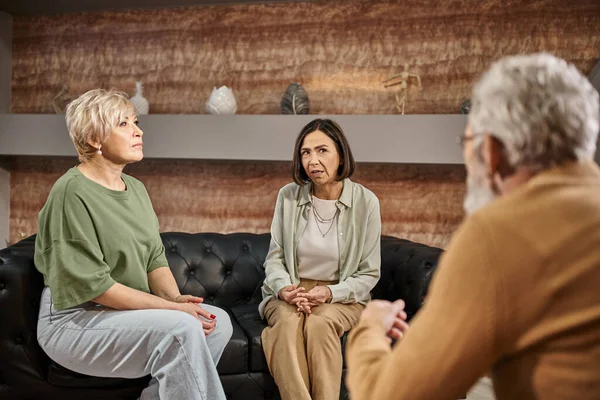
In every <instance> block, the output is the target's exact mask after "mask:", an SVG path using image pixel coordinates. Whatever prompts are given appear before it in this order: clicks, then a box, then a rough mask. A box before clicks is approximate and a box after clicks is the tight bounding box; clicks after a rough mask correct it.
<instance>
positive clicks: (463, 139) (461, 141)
mask: <svg viewBox="0 0 600 400" xmlns="http://www.w3.org/2000/svg"><path fill="white" fill-rule="evenodd" d="M475 137H476V136H475V135H469V136H467V135H460V136H458V137H457V138H456V143H458V144H459V145H460V146H461V147H464V146H465V143H466V142H468V141H469V140H472V139H475Z"/></svg>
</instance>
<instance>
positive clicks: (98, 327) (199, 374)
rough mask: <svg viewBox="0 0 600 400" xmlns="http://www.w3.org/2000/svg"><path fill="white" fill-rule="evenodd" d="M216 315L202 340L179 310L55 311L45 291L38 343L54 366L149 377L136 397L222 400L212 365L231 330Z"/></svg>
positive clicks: (91, 307)
mask: <svg viewBox="0 0 600 400" xmlns="http://www.w3.org/2000/svg"><path fill="white" fill-rule="evenodd" d="M202 307H203V308H205V309H206V310H207V311H209V312H211V313H212V314H214V315H216V316H217V325H216V327H215V330H214V331H213V332H212V333H211V334H210V335H209V336H208V337H206V336H205V335H204V331H203V330H202V324H201V323H200V321H198V320H197V319H196V318H194V317H192V316H191V315H189V314H187V313H184V312H182V311H171V310H130V311H118V310H113V309H110V308H107V307H103V306H101V305H98V304H96V303H92V302H89V303H85V304H82V305H81V306H77V307H73V308H69V309H67V310H62V311H56V310H55V309H54V307H53V305H52V296H51V294H50V289H49V288H45V289H44V292H43V294H42V300H41V305H40V314H39V321H38V328H37V337H38V342H39V344H40V346H41V347H42V349H43V350H44V351H45V352H46V354H47V355H48V356H49V357H50V358H51V359H52V360H54V362H56V363H57V364H59V365H61V366H63V367H65V368H68V369H70V370H72V371H75V372H79V373H81V374H85V375H91V376H100V377H118V378H139V377H142V376H146V375H151V376H152V379H151V380H150V384H149V385H148V387H147V388H146V389H144V391H143V392H142V394H141V397H140V399H142V400H149V399H162V400H179V399H182V400H183V399H189V400H213V399H216V400H221V399H222V400H225V393H224V392H223V387H222V386H221V382H220V380H219V375H218V374H217V369H216V365H217V362H218V361H219V359H220V358H221V355H222V354H223V349H224V348H225V346H226V345H227V343H228V342H229V339H230V338H231V334H232V332H233V328H232V326H231V321H230V319H229V316H228V314H227V313H226V312H225V311H223V310H221V309H220V308H217V307H213V306H209V305H203V306H202Z"/></svg>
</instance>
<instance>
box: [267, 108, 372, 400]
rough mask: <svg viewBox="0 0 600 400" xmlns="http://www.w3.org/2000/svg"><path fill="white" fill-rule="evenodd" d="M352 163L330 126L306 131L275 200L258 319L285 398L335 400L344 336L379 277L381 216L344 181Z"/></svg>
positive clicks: (319, 124) (320, 122)
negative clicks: (289, 177)
mask: <svg viewBox="0 0 600 400" xmlns="http://www.w3.org/2000/svg"><path fill="white" fill-rule="evenodd" d="M354 169H355V162H354V157H353V156H352V152H351V150H350V146H349V144H348V141H347V139H346V137H345V136H344V133H343V131H342V129H341V127H340V126H339V125H338V124H337V123H335V122H334V121H332V120H329V119H316V120H314V121H312V122H310V123H309V124H308V125H306V126H305V127H304V128H303V129H302V131H301V132H300V134H299V135H298V138H297V139H296V145H295V148H294V157H293V178H294V183H290V184H288V185H286V186H284V187H283V188H282V189H281V190H280V191H279V195H278V197H277V204H276V206H275V215H274V216H273V222H272V225H271V244H270V248H269V254H268V255H267V258H266V261H265V273H266V277H265V281H264V284H263V287H262V293H263V301H262V302H261V304H260V306H259V312H260V314H261V316H262V317H263V318H266V320H267V322H268V325H269V326H268V327H267V328H266V329H265V330H264V331H263V333H262V343H263V349H264V351H265V356H266V359H267V363H268V365H269V369H270V371H271V374H272V375H273V377H274V378H275V382H276V383H277V386H278V387H279V391H280V394H281V397H282V399H283V400H292V399H293V400H308V399H315V400H332V399H338V398H339V394H340V385H341V378H342V349H341V343H340V337H341V336H342V335H343V334H344V332H346V331H349V330H350V329H351V328H352V327H353V326H354V325H355V324H356V323H357V322H358V318H359V316H360V313H361V311H362V310H363V308H364V304H365V303H366V302H368V301H369V300H370V292H371V290H372V289H373V287H374V286H375V284H376V283H377V281H378V280H379V275H380V265H381V254H380V235H381V216H380V213H379V201H378V199H377V197H376V196H375V194H373V192H371V191H370V190H368V189H366V188H365V187H363V186H362V185H360V184H358V183H354V182H352V181H351V180H350V179H349V178H350V176H351V175H352V174H353V172H354Z"/></svg>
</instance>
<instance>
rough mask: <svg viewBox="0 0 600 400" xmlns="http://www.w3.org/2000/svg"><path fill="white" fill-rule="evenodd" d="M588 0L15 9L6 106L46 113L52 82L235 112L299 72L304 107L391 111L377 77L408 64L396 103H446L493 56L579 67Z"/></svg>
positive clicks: (595, 55) (250, 108)
mask: <svg viewBox="0 0 600 400" xmlns="http://www.w3.org/2000/svg"><path fill="white" fill-rule="evenodd" d="M598 26H600V2H599V1H598V0H577V1H572V0H537V1H514V0H513V1H501V0H485V1H482V0H439V1H422V0H409V1H373V0H344V1H323V2H313V3H303V2H299V3H291V4H290V3H286V4H282V3H280V4H267V5H265V4H263V5H261V4H252V5H235V6H232V5H229V6H210V7H195V8H194V7H190V8H173V9H161V10H143V11H117V12H99V13H80V14H64V15H55V16H42V17H16V18H15V19H14V46H13V68H12V70H13V78H12V89H13V92H12V112H15V113H47V112H53V111H52V108H51V106H50V100H51V99H52V97H53V96H54V95H56V94H57V93H58V92H59V90H60V88H61V87H62V85H64V84H66V85H68V87H69V95H70V96H76V95H78V94H81V93H82V92H84V91H86V90H88V89H91V88H95V87H117V88H120V89H122V90H125V91H128V92H130V93H131V92H132V91H133V87H134V82H135V80H137V79H140V80H142V81H144V83H145V85H146V89H145V93H146V97H147V98H148V99H149V101H150V103H151V106H150V110H151V112H152V113H203V112H204V103H205V102H206V100H207V98H208V96H209V94H210V92H211V90H212V88H213V86H219V85H228V86H230V87H232V88H233V89H234V92H235V94H236V96H237V99H238V113H240V114H278V113H279V102H280V100H281V96H282V95H283V92H284V91H285V89H286V87H287V85H288V84H289V83H290V82H292V81H300V82H302V83H303V84H304V85H305V87H306V89H307V91H308V93H309V96H310V101H311V113H313V114H316V113H321V114H389V113H395V112H396V110H395V108H394V89H384V88H383V86H382V84H381V81H382V80H384V79H385V78H386V77H388V76H389V75H391V74H397V73H399V72H401V71H402V70H403V65H404V63H408V64H409V66H410V68H409V69H410V71H411V72H415V73H418V74H420V76H421V78H422V81H423V90H421V91H414V90H413V92H412V93H411V98H410V99H409V101H408V103H407V106H406V113H409V114H411V113H426V114H438V113H458V112H459V107H460V104H461V102H462V101H463V100H464V99H466V98H468V97H469V93H470V88H471V85H472V83H473V81H474V79H475V78H476V77H477V76H478V74H480V73H481V72H482V71H483V70H484V69H485V68H486V67H487V66H488V65H489V64H490V62H492V61H493V60H495V59H497V58H498V57H500V56H503V55H508V54H515V53H522V52H535V51H548V52H552V53H554V54H556V55H558V56H560V57H563V58H565V59H567V60H570V61H572V62H573V63H575V65H576V66H577V67H579V68H580V69H581V70H582V71H583V72H584V73H586V74H588V73H589V72H590V71H591V69H592V67H593V66H594V64H595V63H596V62H597V61H598V59H600V31H598Z"/></svg>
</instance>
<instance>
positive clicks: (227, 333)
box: [204, 306, 233, 343]
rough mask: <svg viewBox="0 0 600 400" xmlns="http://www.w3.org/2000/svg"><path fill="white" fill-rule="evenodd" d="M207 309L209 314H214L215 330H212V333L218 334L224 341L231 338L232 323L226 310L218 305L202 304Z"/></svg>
mask: <svg viewBox="0 0 600 400" xmlns="http://www.w3.org/2000/svg"><path fill="white" fill-rule="evenodd" d="M204 307H205V308H206V310H207V311H209V312H210V313H211V314H213V315H215V320H216V321H217V325H216V326H215V330H214V331H213V332H212V334H213V335H218V336H219V337H222V338H223V340H224V341H225V343H227V342H228V341H229V339H231V336H232V335H233V325H232V323H231V318H230V317H229V314H227V312H226V311H225V310H223V309H221V308H219V307H215V306H204Z"/></svg>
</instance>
